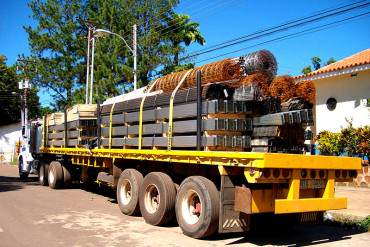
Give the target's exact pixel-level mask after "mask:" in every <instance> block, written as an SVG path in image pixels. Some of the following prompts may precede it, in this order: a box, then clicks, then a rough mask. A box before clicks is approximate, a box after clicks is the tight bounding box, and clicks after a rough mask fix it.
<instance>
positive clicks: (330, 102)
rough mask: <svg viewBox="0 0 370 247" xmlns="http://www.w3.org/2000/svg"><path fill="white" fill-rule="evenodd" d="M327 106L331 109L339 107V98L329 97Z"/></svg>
mask: <svg viewBox="0 0 370 247" xmlns="http://www.w3.org/2000/svg"><path fill="white" fill-rule="evenodd" d="M326 107H327V108H328V110H329V111H334V110H335V108H336V107H337V100H336V99H335V98H329V99H328V100H327V101H326Z"/></svg>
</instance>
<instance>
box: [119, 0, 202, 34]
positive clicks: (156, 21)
mask: <svg viewBox="0 0 370 247" xmlns="http://www.w3.org/2000/svg"><path fill="white" fill-rule="evenodd" d="M202 2H208V1H207V0H200V1H198V2H196V3H193V4H190V5H189V6H187V7H185V8H184V9H190V7H191V6H193V5H194V6H196V5H200V4H201V3H202ZM173 7H175V6H174V5H169V6H167V8H164V10H162V11H161V13H160V14H159V15H162V14H165V13H166V12H167V11H170V10H171V9H172V8H173ZM155 19H157V18H149V19H148V20H147V21H154V23H157V26H156V27H158V26H159V24H160V22H161V21H163V20H164V19H165V18H158V19H157V20H155ZM144 23H145V21H144V20H143V21H141V22H138V23H136V25H137V26H138V27H140V26H142V25H144ZM122 37H124V38H125V39H130V38H131V34H130V31H127V32H125V33H124V34H123V35H122Z"/></svg>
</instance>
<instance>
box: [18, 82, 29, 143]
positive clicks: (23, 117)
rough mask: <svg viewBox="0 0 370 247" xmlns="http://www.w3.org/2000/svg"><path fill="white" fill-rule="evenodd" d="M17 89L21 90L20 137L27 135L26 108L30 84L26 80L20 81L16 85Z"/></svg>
mask: <svg viewBox="0 0 370 247" xmlns="http://www.w3.org/2000/svg"><path fill="white" fill-rule="evenodd" d="M18 86H19V87H18V88H19V89H20V90H23V96H21V100H22V104H21V105H22V109H21V121H22V135H23V136H25V135H27V126H28V107H27V94H28V89H30V88H31V85H30V82H29V80H28V79H24V80H21V81H20V82H19V83H18Z"/></svg>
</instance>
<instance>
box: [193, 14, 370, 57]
mask: <svg viewBox="0 0 370 247" xmlns="http://www.w3.org/2000/svg"><path fill="white" fill-rule="evenodd" d="M368 14H370V12H366V13H362V14H359V15H356V16H352V17H348V18H345V19H342V20H339V21H335V22H331V23H327V24H323V25H320V26H317V27H313V28H308V29H305V30H302V31H299V32H296V33H292V34H288V35H284V36H280V37H277V38H274V39H271V40H267V41H264V42H261V43H258V44H254V45H251V46H247V47H243V48H240V49H237V50H234V51H231V52H227V53H223V54H220V55H217V56H213V57H210V58H207V59H203V60H201V61H198V62H197V63H202V62H205V61H208V60H213V59H216V58H219V57H223V56H226V55H230V54H233V53H237V52H240V51H243V50H246V49H250V48H253V47H256V46H260V45H264V44H269V43H273V42H276V41H281V40H286V39H291V38H295V37H299V36H302V35H305V34H309V33H314V32H318V31H322V30H325V29H329V28H331V26H334V25H340V24H343V22H346V21H350V20H353V19H355V18H360V17H364V16H366V15H368Z"/></svg>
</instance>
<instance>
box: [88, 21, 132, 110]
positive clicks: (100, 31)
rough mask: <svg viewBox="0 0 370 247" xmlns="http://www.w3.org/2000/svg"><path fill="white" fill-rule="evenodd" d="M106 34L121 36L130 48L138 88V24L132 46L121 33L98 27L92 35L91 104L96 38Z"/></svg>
mask: <svg viewBox="0 0 370 247" xmlns="http://www.w3.org/2000/svg"><path fill="white" fill-rule="evenodd" d="M105 34H110V35H114V36H117V37H119V38H120V39H121V40H123V42H124V43H125V45H126V46H127V48H128V49H129V50H130V52H131V53H132V55H133V57H134V70H133V73H134V90H136V89H137V48H136V47H137V45H136V25H134V26H133V42H132V43H133V44H132V48H131V47H130V46H129V45H128V44H127V42H126V40H125V39H124V38H123V37H122V36H121V35H119V34H117V33H114V32H111V31H108V30H105V29H96V30H95V31H94V32H93V35H92V49H91V74H90V104H91V103H92V92H93V89H92V88H93V83H94V53H95V38H98V37H102V36H104V35H105Z"/></svg>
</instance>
